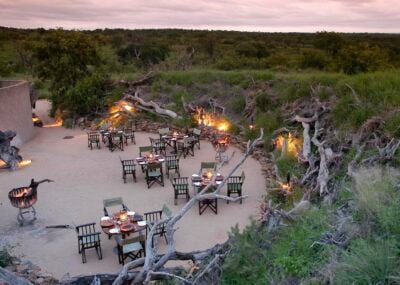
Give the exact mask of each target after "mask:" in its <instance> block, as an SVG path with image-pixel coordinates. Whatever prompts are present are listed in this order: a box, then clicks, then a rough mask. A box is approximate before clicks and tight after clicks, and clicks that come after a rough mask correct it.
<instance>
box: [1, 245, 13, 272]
mask: <svg viewBox="0 0 400 285" xmlns="http://www.w3.org/2000/svg"><path fill="white" fill-rule="evenodd" d="M11 259H12V257H11V255H10V253H9V252H8V248H6V247H3V248H2V249H1V250H0V267H6V266H7V265H9V264H10V263H11Z"/></svg>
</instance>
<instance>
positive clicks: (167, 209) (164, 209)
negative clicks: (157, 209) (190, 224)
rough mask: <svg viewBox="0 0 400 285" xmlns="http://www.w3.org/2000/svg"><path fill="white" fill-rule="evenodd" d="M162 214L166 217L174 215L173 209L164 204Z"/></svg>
mask: <svg viewBox="0 0 400 285" xmlns="http://www.w3.org/2000/svg"><path fill="white" fill-rule="evenodd" d="M161 212H162V214H164V216H165V217H168V218H169V217H171V216H172V212H171V210H170V209H169V208H168V206H167V205H165V204H164V205H163V207H162V210H161Z"/></svg>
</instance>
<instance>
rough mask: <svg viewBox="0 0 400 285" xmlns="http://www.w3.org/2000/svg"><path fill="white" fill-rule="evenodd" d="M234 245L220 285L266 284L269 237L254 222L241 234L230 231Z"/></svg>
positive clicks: (236, 229) (235, 230)
mask: <svg viewBox="0 0 400 285" xmlns="http://www.w3.org/2000/svg"><path fill="white" fill-rule="evenodd" d="M232 235H233V236H234V244H233V247H232V250H231V252H230V253H229V255H228V257H227V258H226V260H225V262H224V264H223V268H222V272H223V274H222V278H221V284H226V285H242V284H266V283H267V276H268V270H267V266H268V263H269V262H268V260H269V257H268V255H269V251H268V250H267V248H268V247H269V237H268V234H267V233H266V232H265V231H264V230H263V229H262V228H260V227H259V226H258V225H257V223H256V222H254V221H253V222H252V223H251V225H249V226H247V227H246V229H245V230H244V231H243V233H240V232H239V229H238V228H237V227H236V228H234V229H232Z"/></svg>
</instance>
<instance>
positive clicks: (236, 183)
mask: <svg viewBox="0 0 400 285" xmlns="http://www.w3.org/2000/svg"><path fill="white" fill-rule="evenodd" d="M244 179H245V176H244V171H242V174H241V175H240V176H231V177H229V178H228V181H227V182H228V183H227V188H228V190H230V191H240V190H242V186H243V182H244Z"/></svg>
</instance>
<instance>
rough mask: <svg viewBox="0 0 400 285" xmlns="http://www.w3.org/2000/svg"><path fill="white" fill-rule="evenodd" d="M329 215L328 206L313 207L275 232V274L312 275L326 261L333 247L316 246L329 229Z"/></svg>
mask: <svg viewBox="0 0 400 285" xmlns="http://www.w3.org/2000/svg"><path fill="white" fill-rule="evenodd" d="M328 217H329V216H328V215H327V212H326V210H324V209H313V210H310V211H309V212H307V213H306V214H305V215H304V216H302V217H300V218H299V219H298V220H296V222H295V223H293V224H291V225H290V226H288V227H283V228H281V229H280V230H279V231H278V232H277V233H276V234H275V238H274V239H273V240H272V248H271V253H270V255H271V259H272V265H273V267H272V270H271V275H272V276H274V277H275V278H280V277H282V276H284V277H286V278H287V277H296V278H305V277H309V276H310V274H311V273H312V272H314V271H315V270H316V269H318V268H319V267H320V266H321V264H323V263H324V262H326V260H327V259H328V256H329V248H323V247H318V246H313V243H314V241H316V240H318V239H319V237H320V235H321V234H322V233H323V232H324V231H326V230H327V228H328Z"/></svg>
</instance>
